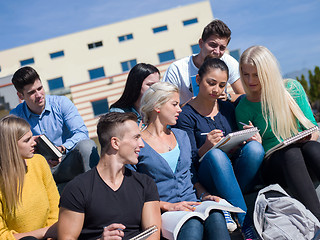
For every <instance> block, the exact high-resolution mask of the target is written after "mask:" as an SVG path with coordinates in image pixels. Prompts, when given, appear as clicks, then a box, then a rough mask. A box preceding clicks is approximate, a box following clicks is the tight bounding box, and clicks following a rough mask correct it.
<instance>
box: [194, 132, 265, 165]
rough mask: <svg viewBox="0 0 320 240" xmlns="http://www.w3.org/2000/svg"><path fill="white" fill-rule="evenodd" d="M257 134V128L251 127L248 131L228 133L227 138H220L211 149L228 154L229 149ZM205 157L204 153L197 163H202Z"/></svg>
mask: <svg viewBox="0 0 320 240" xmlns="http://www.w3.org/2000/svg"><path fill="white" fill-rule="evenodd" d="M257 132H259V130H258V128H257V127H251V128H248V129H244V130H240V131H237V132H233V133H229V134H228V135H227V136H225V137H224V138H222V139H221V140H220V141H219V142H218V143H217V144H216V145H214V146H213V147H212V148H211V149H215V148H219V149H221V150H222V151H224V152H225V153H228V152H229V151H230V150H231V149H233V148H234V147H236V146H237V145H239V144H241V143H242V142H243V141H246V140H247V139H249V138H251V137H252V136H253V135H255V134H256V133H257ZM211 149H210V150H211ZM210 150H209V151H210ZM205 155H206V153H205V154H204V155H203V156H202V157H201V158H200V160H199V162H201V161H202V158H203V157H204V156H205Z"/></svg>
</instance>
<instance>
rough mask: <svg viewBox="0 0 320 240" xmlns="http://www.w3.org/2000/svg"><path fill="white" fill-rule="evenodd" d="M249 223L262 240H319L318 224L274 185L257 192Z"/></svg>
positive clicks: (309, 214)
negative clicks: (251, 220) (251, 221)
mask: <svg viewBox="0 0 320 240" xmlns="http://www.w3.org/2000/svg"><path fill="white" fill-rule="evenodd" d="M253 221H254V226H255V228H256V230H257V232H258V234H259V236H260V237H261V238H262V239H264V240H269V239H270V240H275V239H279V240H280V239H281V240H295V239H297V240H302V239H310V240H316V239H320V222H319V220H318V219H317V218H316V217H315V216H314V215H313V214H312V213H311V212H310V211H309V210H308V209H306V208H305V206H304V205H303V204H302V203H301V202H299V201H298V200H296V199H294V198H292V197H290V196H289V195H288V194H287V193H286V192H285V191H284V190H283V189H282V188H281V187H280V186H279V185H278V184H273V185H270V186H268V187H265V188H263V189H262V190H260V191H259V193H258V196H257V199H256V202H255V207H254V212H253Z"/></svg>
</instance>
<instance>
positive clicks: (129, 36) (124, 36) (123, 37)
mask: <svg viewBox="0 0 320 240" xmlns="http://www.w3.org/2000/svg"><path fill="white" fill-rule="evenodd" d="M130 39H133V35H132V33H130V34H127V35H123V36H120V37H118V40H119V42H123V41H127V40H130Z"/></svg>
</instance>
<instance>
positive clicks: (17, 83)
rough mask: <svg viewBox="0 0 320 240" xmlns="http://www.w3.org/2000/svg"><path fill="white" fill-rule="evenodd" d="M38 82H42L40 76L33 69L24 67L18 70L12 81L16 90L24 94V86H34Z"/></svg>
mask: <svg viewBox="0 0 320 240" xmlns="http://www.w3.org/2000/svg"><path fill="white" fill-rule="evenodd" d="M36 80H40V77H39V74H38V73H37V72H36V70H34V69H33V68H32V67H29V66H27V67H22V68H20V69H18V70H17V71H16V72H15V73H14V74H13V77H12V79H11V82H12V83H13V85H14V87H15V88H16V90H17V91H18V92H20V93H22V91H23V88H24V86H26V85H28V84H33V83H34V82H35V81H36Z"/></svg>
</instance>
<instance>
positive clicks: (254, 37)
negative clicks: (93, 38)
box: [0, 0, 320, 74]
mask: <svg viewBox="0 0 320 240" xmlns="http://www.w3.org/2000/svg"><path fill="white" fill-rule="evenodd" d="M195 2H199V0H144V1H138V0H90V1H89V0H51V1H43V0H13V1H8V0H0V51H1V50H5V49H9V48H13V47H17V46H21V45H25V44H29V43H33V42H37V41H41V40H45V39H49V38H53V37H57V36H62V35H65V34H69V33H74V32H78V31H82V30H86V29H90V28H93V27H98V26H102V25H106V24H110V23H114V22H118V21H122V20H127V19H130V18H134V17H138V16H143V15H146V14H150V13H155V12H159V11H162V10H167V9H170V8H174V7H177V6H181V5H187V4H191V3H195ZM210 3H211V7H212V12H213V16H214V17H215V18H218V19H221V20H222V21H224V22H225V23H226V24H227V25H228V26H229V28H230V29H231V31H232V38H231V42H230V44H229V49H230V50H234V49H240V53H242V52H243V51H244V50H245V49H247V48H248V47H250V46H252V45H264V46H266V47H267V48H269V49H270V50H271V52H273V54H274V55H275V56H276V58H277V59H278V61H279V63H280V66H281V70H282V73H283V74H287V73H290V72H293V71H299V70H302V69H310V70H312V71H313V70H314V67H315V66H320V1H319V0H303V1H301V0H210Z"/></svg>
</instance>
